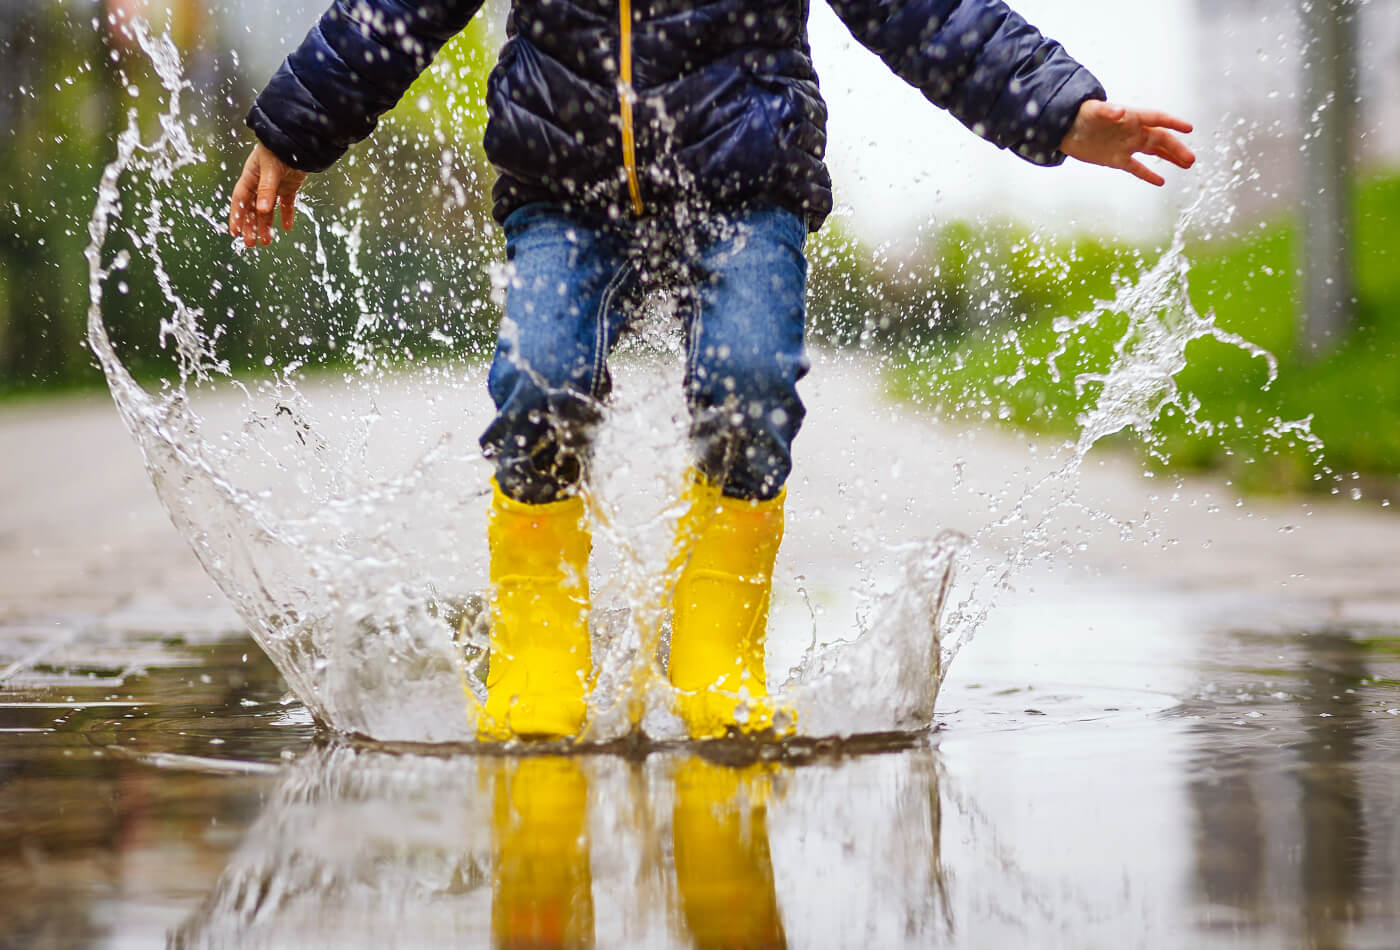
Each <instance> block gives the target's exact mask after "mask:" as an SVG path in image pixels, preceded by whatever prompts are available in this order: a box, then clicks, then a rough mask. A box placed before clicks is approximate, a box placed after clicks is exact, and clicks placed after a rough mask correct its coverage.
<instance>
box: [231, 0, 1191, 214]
mask: <svg viewBox="0 0 1400 950" xmlns="http://www.w3.org/2000/svg"><path fill="white" fill-rule="evenodd" d="M324 5H325V3H324V2H319V0H295V2H292V3H278V2H275V0H245V2H244V3H243V4H241V5H240V6H239V7H237V8H230V9H229V12H230V13H231V14H233V18H234V20H235V22H237V21H239V20H241V21H242V22H243V23H244V24H245V25H246V26H247V27H248V32H247V33H246V34H245V36H244V41H243V43H242V44H241V46H242V51H243V53H244V55H245V56H246V57H247V58H248V62H249V64H250V66H252V68H253V71H254V74H255V75H256V74H257V73H259V72H264V71H265V72H266V73H268V74H269V75H270V74H271V71H272V69H274V68H275V67H276V64H277V63H278V62H279V61H280V59H281V57H282V56H283V55H284V54H285V52H286V51H287V49H288V48H289V46H290V45H291V44H294V43H295V42H296V41H297V40H299V39H300V38H301V37H302V36H303V35H304V34H305V32H306V30H307V29H308V28H309V27H310V26H311V24H312V22H313V20H314V18H315V17H316V15H317V14H318V13H319V11H320V10H321V8H322V7H323V6H324ZM1012 5H1013V6H1014V7H1015V8H1016V9H1017V10H1018V11H1020V12H1021V13H1022V14H1023V15H1024V16H1025V17H1026V18H1027V19H1028V20H1030V21H1031V22H1032V23H1034V24H1036V26H1038V27H1040V29H1041V30H1042V31H1043V32H1044V33H1046V34H1047V35H1048V36H1052V37H1054V38H1055V39H1057V40H1059V41H1060V42H1062V43H1063V44H1064V45H1065V48H1066V49H1068V50H1069V52H1070V54H1071V55H1073V56H1074V57H1075V58H1076V59H1078V60H1080V61H1081V62H1083V63H1084V64H1085V65H1087V66H1089V67H1090V69H1092V70H1093V71H1094V73H1095V74H1096V75H1097V76H1098V77H1099V78H1100V79H1101V80H1102V81H1103V83H1104V86H1105V87H1106V88H1107V89H1108V93H1109V96H1110V98H1112V99H1114V100H1116V101H1122V102H1125V103H1128V104H1137V105H1148V106H1153V107H1157V108H1163V109H1166V110H1168V111H1172V112H1176V113H1177V114H1178V115H1181V116H1182V117H1183V118H1187V119H1191V120H1193V121H1197V122H1198V123H1199V122H1200V121H1201V117H1199V116H1197V115H1196V114H1195V113H1196V112H1197V111H1198V106H1197V103H1198V100H1199V96H1197V95H1196V94H1195V92H1194V91H1193V90H1194V89H1195V88H1196V85H1195V84H1196V81H1197V77H1195V76H1194V75H1193V72H1192V70H1193V68H1194V67H1195V65H1196V63H1197V57H1195V56H1194V55H1193V54H1192V51H1191V49H1190V45H1191V42H1190V40H1191V31H1192V28H1193V27H1192V23H1193V17H1194V14H1193V8H1194V0H1158V2H1155V3H1149V4H1125V3H1122V2H1121V0H1012ZM488 9H489V7H488ZM810 27H811V40H812V47H813V56H814V58H815V60H816V66H817V71H818V73H819V74H820V76H821V79H822V89H823V91H824V92H825V94H826V97H827V100H828V104H829V106H830V111H831V118H830V125H829V128H828V134H829V140H830V144H829V149H828V155H827V157H828V163H829V164H830V166H831V172H832V176H833V177H834V179H835V181H836V196H837V202H838V209H839V210H840V211H842V212H843V213H846V214H848V215H849V223H850V224H851V225H852V226H853V227H854V228H855V230H856V231H857V232H858V233H859V234H861V235H862V236H863V237H865V238H867V239H872V240H877V241H878V240H885V239H897V238H899V237H900V236H902V235H906V234H908V233H909V232H910V231H911V230H912V229H913V228H915V227H917V226H919V225H920V224H923V223H925V222H927V221H928V220H930V218H939V219H944V218H958V217H974V216H980V215H983V214H993V215H1009V216H1014V217H1017V218H1020V219H1022V220H1024V221H1026V222H1027V223H1028V224H1032V225H1035V226H1039V227H1046V228H1050V229H1054V230H1061V231H1072V230H1092V231H1098V232H1115V233H1125V234H1130V235H1137V236H1150V235H1153V234H1156V233H1159V232H1160V231H1162V230H1163V229H1165V228H1166V226H1167V225H1168V223H1169V221H1170V217H1171V214H1172V211H1173V209H1174V208H1175V206H1176V204H1177V203H1178V202H1179V201H1180V198H1181V196H1182V194H1183V193H1184V192H1185V188H1184V187H1183V186H1182V184H1181V183H1182V181H1183V173H1180V172H1174V171H1168V172H1167V173H1166V174H1167V186H1166V187H1165V188H1163V189H1155V188H1152V187H1151V186H1150V185H1147V184H1144V183H1142V182H1139V181H1137V180H1136V179H1133V178H1131V177H1129V176H1127V175H1125V174H1123V173H1121V172H1112V171H1109V170H1107V169H1101V168H1089V167H1084V166H1080V167H1071V166H1072V165H1073V164H1074V163H1067V164H1066V165H1065V166H1063V167H1060V168H1055V169H1048V170H1047V169H1040V168H1035V167H1033V166H1031V165H1029V164H1027V163H1026V162H1024V161H1022V160H1021V159H1019V158H1016V157H1015V156H1013V155H1011V154H1010V153H1008V152H1002V151H1000V150H998V149H997V148H996V147H994V146H992V145H990V144H988V143H985V142H983V141H982V140H980V139H978V138H976V137H975V136H974V135H972V133H971V132H968V131H967V130H966V129H965V128H963V126H962V125H961V124H959V123H958V122H957V121H956V120H954V119H953V118H951V117H950V116H948V115H947V114H945V113H943V112H942V111H941V110H939V109H937V108H936V107H935V106H933V105H931V104H930V103H928V102H927V101H926V100H924V98H923V97H922V96H920V95H919V94H918V93H917V92H915V91H914V90H913V89H912V88H910V87H909V86H907V85H905V84H904V82H902V81H901V80H899V79H897V78H896V77H895V76H894V75H893V74H891V73H890V72H889V70H888V69H886V68H885V66H884V64H883V63H882V62H880V60H879V59H877V58H876V57H875V56H874V55H873V54H871V53H869V52H868V51H866V50H865V49H864V48H862V47H861V46H860V45H859V44H857V43H856V42H855V40H853V39H852V38H851V35H850V33H849V32H847V30H846V28H845V26H844V25H843V24H842V23H841V22H840V21H839V20H837V19H836V16H835V14H833V13H832V12H831V8H830V7H828V6H827V5H826V4H825V3H822V2H816V3H813V4H812V17H811V24H810ZM1194 138H1195V139H1196V140H1197V141H1196V142H1195V143H1193V144H1196V145H1197V146H1199V145H1200V144H1201V143H1202V141H1203V138H1202V136H1201V135H1199V134H1198V135H1196V136H1195V137H1194ZM1198 150H1199V149H1198Z"/></svg>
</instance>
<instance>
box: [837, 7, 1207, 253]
mask: <svg viewBox="0 0 1400 950" xmlns="http://www.w3.org/2000/svg"><path fill="white" fill-rule="evenodd" d="M1013 6H1014V7H1015V8H1016V9H1017V10H1018V11H1019V12H1020V13H1022V14H1023V15H1024V16H1025V17H1026V19H1028V20H1029V21H1030V22H1032V23H1034V24H1035V25H1036V26H1038V27H1039V28H1040V29H1041V31H1042V32H1043V33H1045V34H1046V35H1047V36H1051V37H1054V38H1055V39H1057V40H1059V41H1060V42H1061V43H1063V44H1064V46H1065V48H1066V49H1067V50H1068V51H1069V53H1070V54H1071V55H1072V56H1074V57H1075V58H1076V59H1078V60H1079V61H1080V62H1082V63H1084V64H1085V65H1086V66H1088V67H1089V68H1090V69H1091V70H1093V72H1094V74H1095V75H1097V76H1098V77H1099V79H1100V80H1101V81H1102V82H1103V84H1104V87H1105V88H1106V89H1107V90H1108V94H1109V97H1110V99H1113V100H1115V101H1121V102H1124V103H1127V104H1136V105H1146V106H1152V107H1156V108H1162V109H1166V110H1167V111H1169V112H1174V113H1176V114H1177V115H1180V116H1182V117H1183V118H1186V119H1188V120H1191V121H1195V122H1197V123H1198V124H1199V122H1200V121H1201V119H1200V117H1198V116H1196V115H1195V114H1194V113H1195V112H1196V111H1197V109H1198V107H1197V101H1198V98H1199V97H1198V96H1197V95H1196V94H1195V92H1194V89H1195V88H1196V85H1195V83H1196V77H1194V76H1193V75H1192V73H1191V70H1192V67H1193V65H1194V63H1195V62H1196V58H1195V57H1193V56H1192V55H1191V53H1190V50H1189V48H1188V46H1189V42H1190V36H1191V30H1192V16H1193V14H1192V4H1191V3H1190V0H1163V2H1158V3H1151V4H1125V3H1122V2H1121V0H1013ZM811 39H812V47H813V49H812V53H813V57H814V58H815V60H816V65H817V71H818V73H819V74H820V76H821V79H822V89H823V91H824V92H825V94H826V97H827V101H828V104H829V106H830V110H831V118H830V124H829V128H828V137H829V140H830V144H829V147H828V153H827V157H828V164H829V165H830V167H831V172H832V176H833V178H834V179H835V180H836V192H837V201H838V207H841V206H844V207H845V208H847V209H849V210H850V212H851V223H852V224H853V225H854V227H855V228H856V230H857V231H858V232H859V233H861V234H862V235H863V236H865V237H867V238H874V239H885V238H895V237H898V236H899V235H901V234H904V233H907V232H908V231H909V230H910V229H911V228H912V227H916V226H918V225H919V224H922V223H924V222H925V221H927V220H929V218H930V217H938V218H944V217H949V218H956V217H972V216H975V215H979V214H982V213H991V214H1006V215H1011V216H1015V217H1018V218H1021V219H1023V220H1025V221H1027V223H1031V224H1035V225H1039V226H1045V227H1049V228H1052V229H1057V230H1079V229H1083V230H1093V231H1100V232H1120V233H1128V234H1138V235H1146V234H1152V233H1155V232H1157V231H1160V230H1161V229H1163V228H1164V227H1166V226H1167V224H1168V222H1169V219H1170V215H1171V213H1172V209H1173V208H1174V207H1175V205H1176V203H1177V202H1179V201H1180V198H1181V196H1182V194H1183V192H1184V190H1185V189H1184V188H1182V186H1181V181H1182V175H1183V173H1181V172H1179V171H1175V172H1173V171H1168V172H1166V173H1165V174H1166V177H1167V185H1166V186H1165V187H1164V188H1162V189H1156V188H1153V187H1152V186H1150V185H1147V184H1145V183H1143V182H1140V181H1138V180H1136V179H1134V178H1131V177H1130V176H1128V175H1126V174H1124V173H1121V172H1114V171H1110V170H1108V169H1103V168H1093V167H1089V166H1084V165H1079V166H1078V167H1074V166H1075V165H1076V163H1074V162H1067V163H1066V164H1065V165H1064V166H1061V167H1059V168H1054V169H1042V168H1036V167H1034V166H1032V165H1029V164H1028V163H1026V162H1024V161H1023V160H1021V159H1019V158H1017V157H1015V156H1014V155H1012V154H1011V153H1009V152H1004V151H1001V150H999V149H997V148H996V147H995V146H992V145H990V144H988V143H986V142H983V141H982V140H981V139H978V138H977V137H975V136H974V135H972V133H970V132H968V131H967V129H965V128H964V127H963V126H962V124H961V123H959V122H957V121H956V120H955V119H953V118H952V117H951V116H949V115H947V114H946V113H944V112H942V111H941V110H939V109H938V108H936V107H935V106H933V105H932V104H930V103H929V102H928V101H926V100H925V99H924V98H923V97H922V96H921V95H919V94H918V93H917V92H915V91H914V90H913V89H912V88H910V87H909V86H907V85H905V84H904V83H903V82H902V81H900V80H899V79H897V78H895V77H894V76H893V74H891V73H890V72H889V70H888V69H886V68H885V66H884V64H883V63H882V62H880V60H879V59H877V58H876V57H875V56H874V55H873V54H871V53H869V52H868V51H866V50H865V49H864V48H862V47H861V46H860V45H859V44H858V43H856V42H855V40H854V39H852V38H851V35H850V33H849V32H848V31H847V30H846V28H845V26H844V25H843V24H842V23H841V22H840V21H839V20H838V19H836V16H835V14H833V13H832V12H831V9H830V7H828V6H827V5H826V4H825V3H814V4H813V6H812V19H811ZM1192 138H1194V139H1197V140H1199V139H1201V136H1200V135H1196V136H1193V137H1192ZM1193 144H1194V145H1196V146H1198V147H1199V145H1200V144H1201V143H1200V141H1196V142H1193ZM1198 150H1199V148H1198ZM1158 164H1159V166H1160V164H1161V163H1158Z"/></svg>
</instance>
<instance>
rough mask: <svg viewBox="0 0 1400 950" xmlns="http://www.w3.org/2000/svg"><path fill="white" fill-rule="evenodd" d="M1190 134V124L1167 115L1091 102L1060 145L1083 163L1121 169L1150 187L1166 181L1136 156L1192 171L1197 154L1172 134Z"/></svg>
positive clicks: (1068, 153)
mask: <svg viewBox="0 0 1400 950" xmlns="http://www.w3.org/2000/svg"><path fill="white" fill-rule="evenodd" d="M1169 129H1170V130H1171V131H1168V130H1169ZM1190 131H1191V123H1190V122H1183V121H1182V120H1181V119H1176V118H1173V117H1172V116H1169V115H1167V114H1166V113H1165V112H1155V111H1153V110H1150V109H1129V108H1128V107H1126V106H1120V105H1114V104H1113V103H1109V102H1102V101H1100V100H1098V99H1088V100H1086V101H1085V102H1084V103H1083V104H1082V105H1080V107H1079V115H1078V116H1077V117H1076V118H1075V120H1074V125H1073V126H1071V127H1070V130H1069V133H1068V134H1067V135H1066V136H1065V140H1064V141H1063V142H1061V143H1060V151H1062V152H1064V153H1065V154H1066V155H1068V156H1070V157H1071V158H1077V159H1079V160H1080V161H1081V162H1089V163H1091V164H1094V165H1106V166H1107V167H1109V168H1121V169H1123V171H1125V172H1131V173H1132V174H1134V175H1136V176H1137V177H1139V178H1141V179H1142V180H1143V181H1145V182H1147V183H1148V184H1150V185H1161V184H1164V183H1165V182H1166V179H1164V178H1163V177H1162V176H1161V175H1159V174H1157V173H1156V172H1154V171H1152V169H1150V168H1148V167H1147V166H1146V165H1144V164H1143V163H1142V162H1140V161H1138V160H1137V159H1136V158H1134V157H1133V156H1134V155H1135V154H1137V153H1138V152H1142V153H1143V154H1145V155H1155V156H1157V157H1158V158H1165V159H1166V160H1167V161H1169V162H1171V163H1172V164H1173V165H1176V166H1178V167H1179V168H1190V167H1191V166H1192V165H1194V164H1195V162H1196V155H1195V153H1194V152H1192V151H1191V150H1190V149H1189V148H1187V147H1186V144H1185V143H1184V142H1182V141H1181V139H1179V138H1177V137H1176V136H1175V135H1172V132H1190Z"/></svg>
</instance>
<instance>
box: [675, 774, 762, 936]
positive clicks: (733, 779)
mask: <svg viewBox="0 0 1400 950" xmlns="http://www.w3.org/2000/svg"><path fill="white" fill-rule="evenodd" d="M769 770H770V767H768V766H764V765H761V764H758V765H748V766H744V767H742V768H734V767H730V766H725V765H718V764H716V763H713V762H708V761H706V760H704V759H700V758H692V759H688V760H687V761H685V762H683V763H682V764H681V765H680V767H679V768H677V770H676V776H675V782H676V806H675V813H674V815H673V819H672V834H673V835H674V845H675V861H676V883H677V886H678V888H679V889H680V895H681V910H682V913H683V914H684V915H685V923H686V926H687V928H688V929H689V930H690V932H691V935H692V936H693V937H694V939H695V944H696V946H698V947H700V948H701V950H707V948H711V947H715V948H719V947H785V946H786V945H787V938H786V937H785V936H784V934H783V921H782V917H781V916H780V915H779V913H778V898H777V895H776V894H775V893H774V891H773V862H772V859H771V857H770V856H769V853H768V805H767V800H768V792H769V784H768V774H769Z"/></svg>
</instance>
